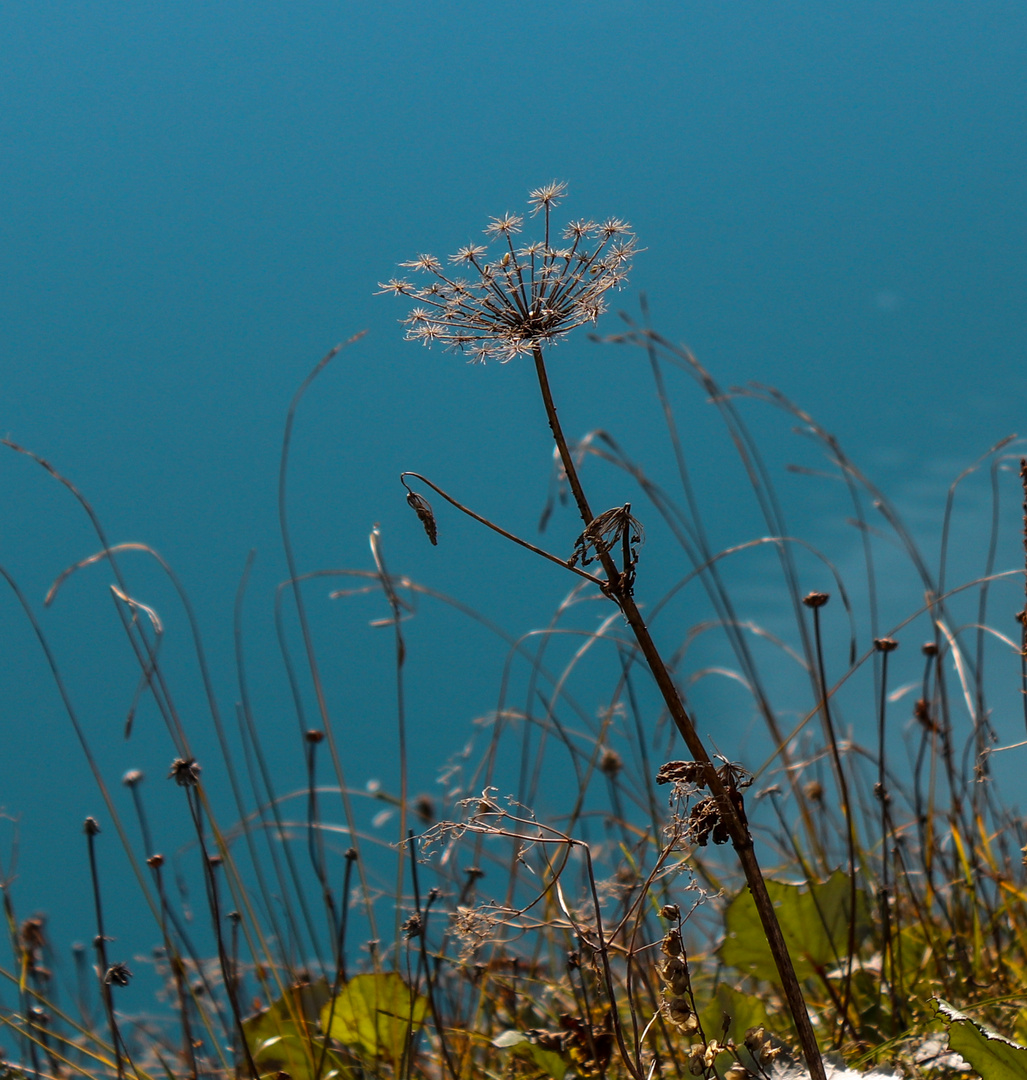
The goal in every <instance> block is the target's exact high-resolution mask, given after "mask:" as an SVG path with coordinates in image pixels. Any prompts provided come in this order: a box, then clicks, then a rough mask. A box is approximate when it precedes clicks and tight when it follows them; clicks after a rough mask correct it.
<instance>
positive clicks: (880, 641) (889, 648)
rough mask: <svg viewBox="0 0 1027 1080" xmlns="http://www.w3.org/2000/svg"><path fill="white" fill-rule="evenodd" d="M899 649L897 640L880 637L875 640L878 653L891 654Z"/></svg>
mask: <svg viewBox="0 0 1027 1080" xmlns="http://www.w3.org/2000/svg"><path fill="white" fill-rule="evenodd" d="M898 647H899V643H898V642H897V641H896V640H895V638H890V637H879V638H874V648H875V649H876V650H877V651H878V652H883V653H889V652H894V651H895V650H896V649H897V648H898Z"/></svg>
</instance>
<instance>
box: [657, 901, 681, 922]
mask: <svg viewBox="0 0 1027 1080" xmlns="http://www.w3.org/2000/svg"><path fill="white" fill-rule="evenodd" d="M660 917H661V918H663V919H670V920H672V921H673V920H677V919H680V918H681V908H679V907H678V906H677V904H664V905H663V907H661V908H660Z"/></svg>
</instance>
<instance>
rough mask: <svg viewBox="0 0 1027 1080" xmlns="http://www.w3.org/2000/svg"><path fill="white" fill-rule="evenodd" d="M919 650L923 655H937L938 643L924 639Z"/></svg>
mask: <svg viewBox="0 0 1027 1080" xmlns="http://www.w3.org/2000/svg"><path fill="white" fill-rule="evenodd" d="M920 651H921V652H922V653H923V654H924V656H937V655H938V643H937V642H935V641H925V642H924V643H923V645H921V646H920Z"/></svg>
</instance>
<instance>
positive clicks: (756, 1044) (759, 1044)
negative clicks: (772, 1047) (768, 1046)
mask: <svg viewBox="0 0 1027 1080" xmlns="http://www.w3.org/2000/svg"><path fill="white" fill-rule="evenodd" d="M766 1041H767V1031H766V1028H764V1027H762V1026H760V1027H751V1028H749V1030H748V1031H747V1032H746V1033H745V1049H746V1050H748V1051H749V1053H750V1054H758V1053H759V1052H760V1050H762V1049H763V1044H764V1043H765V1042H766Z"/></svg>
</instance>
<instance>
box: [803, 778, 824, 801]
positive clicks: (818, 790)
mask: <svg viewBox="0 0 1027 1080" xmlns="http://www.w3.org/2000/svg"><path fill="white" fill-rule="evenodd" d="M802 792H803V794H804V795H805V796H806V798H807V799H809V800H810V802H820V800H821V799H822V798H823V797H824V785H823V784H822V783H821V782H820V781H819V780H811V781H810V782H809V783H808V784H807V785H806V786H805V787H804V788H803V789H802Z"/></svg>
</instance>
